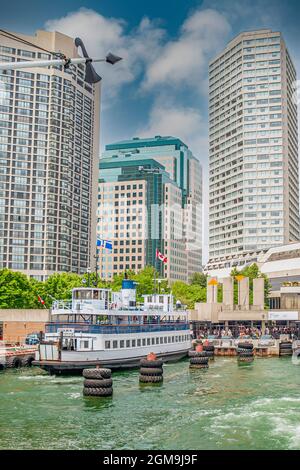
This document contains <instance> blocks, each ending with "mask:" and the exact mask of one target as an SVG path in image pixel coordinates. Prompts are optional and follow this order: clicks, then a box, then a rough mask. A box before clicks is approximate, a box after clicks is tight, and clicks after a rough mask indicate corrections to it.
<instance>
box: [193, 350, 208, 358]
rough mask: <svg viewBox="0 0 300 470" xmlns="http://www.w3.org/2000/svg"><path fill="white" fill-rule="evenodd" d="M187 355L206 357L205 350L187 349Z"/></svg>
mask: <svg viewBox="0 0 300 470" xmlns="http://www.w3.org/2000/svg"><path fill="white" fill-rule="evenodd" d="M189 357H208V356H207V351H189Z"/></svg>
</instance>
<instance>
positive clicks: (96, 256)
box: [94, 253, 99, 287]
mask: <svg viewBox="0 0 300 470" xmlns="http://www.w3.org/2000/svg"><path fill="white" fill-rule="evenodd" d="M94 259H95V261H96V262H95V274H96V287H97V286H98V261H99V254H98V253H96V254H95V255H94Z"/></svg>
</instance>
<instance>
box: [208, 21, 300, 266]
mask: <svg viewBox="0 0 300 470" xmlns="http://www.w3.org/2000/svg"><path fill="white" fill-rule="evenodd" d="M295 82H296V71H295V67H294V65H293V62H292V60H291V57H290V55H289V53H288V50H287V48H286V45H285V42H284V40H283V38H282V35H281V34H280V33H279V32H272V31H271V30H260V31H251V32H245V33H241V34H239V35H238V36H237V37H236V38H234V39H233V40H232V41H231V42H230V43H229V44H228V45H227V46H226V48H225V49H224V50H223V51H222V52H221V53H220V54H219V55H218V56H217V57H216V58H215V59H213V61H212V62H211V63H210V66H209V165H210V167H209V210H210V215H209V251H210V261H209V263H208V268H216V267H218V266H219V267H226V266H227V265H228V263H231V262H232V261H233V260H235V259H236V260H237V262H238V260H240V259H241V258H243V257H245V256H250V257H251V255H255V254H257V253H258V252H262V251H265V250H267V249H269V248H270V247H271V246H276V245H282V244H285V243H289V242H292V241H295V240H299V177H298V136H297V101H296V99H295Z"/></svg>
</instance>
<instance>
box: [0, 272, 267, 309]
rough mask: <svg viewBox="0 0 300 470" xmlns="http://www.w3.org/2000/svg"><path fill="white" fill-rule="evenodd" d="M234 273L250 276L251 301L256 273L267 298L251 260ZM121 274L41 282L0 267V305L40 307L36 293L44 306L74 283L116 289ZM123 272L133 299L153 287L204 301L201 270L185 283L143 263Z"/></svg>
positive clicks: (63, 296)
mask: <svg viewBox="0 0 300 470" xmlns="http://www.w3.org/2000/svg"><path fill="white" fill-rule="evenodd" d="M237 274H243V275H244V276H248V277H249V279H250V303H252V301H253V279H255V278H256V277H263V278H264V279H265V298H267V295H268V293H269V290H270V283H269V281H268V279H267V277H266V276H265V275H264V274H262V273H261V272H260V271H259V269H258V266H257V265H255V264H253V265H251V266H248V267H246V268H244V269H243V270H241V271H238V270H237V269H236V268H234V269H233V270H232V272H231V275H232V276H236V275H237ZM124 275H125V273H122V274H120V275H117V276H114V278H113V279H112V280H111V281H106V280H103V279H99V278H98V280H96V274H95V273H90V275H88V274H84V275H82V276H80V275H78V274H74V273H56V274H52V276H49V278H48V279H47V280H46V281H44V282H41V281H37V280H36V279H33V278H29V277H27V276H26V275H25V274H22V273H20V272H15V271H10V270H8V269H2V270H0V308H44V305H42V304H41V303H40V302H39V301H38V296H40V297H41V298H42V299H43V300H44V301H45V307H48V308H49V307H50V306H51V305H52V302H53V300H68V299H70V298H71V295H72V289H73V288H74V287H84V286H86V287H87V286H88V285H90V287H92V286H95V287H96V286H97V287H100V288H101V287H102V288H109V289H112V290H113V291H118V290H120V289H121V286H122V281H123V279H124ZM126 276H127V278H128V279H132V280H134V281H135V282H136V287H137V302H142V301H143V295H147V294H151V293H153V292H154V291H156V292H160V293H162V294H166V293H170V292H171V291H172V293H173V295H174V298H175V301H177V300H180V302H181V303H182V304H183V305H186V306H187V307H188V308H194V305H195V303H196V302H206V283H207V276H206V275H204V274H202V273H195V274H194V275H193V276H192V278H191V283H189V284H188V283H185V282H183V281H176V282H174V283H173V284H172V286H170V285H169V284H168V281H167V280H164V279H158V273H157V272H156V271H155V269H154V268H153V267H152V266H146V267H145V268H144V269H143V270H141V271H140V272H138V273H135V272H134V271H127V272H126ZM155 279H156V281H155ZM235 284H236V282H235ZM234 295H235V302H236V303H237V285H235V291H234ZM218 301H219V302H220V301H222V288H221V286H220V285H219V286H218Z"/></svg>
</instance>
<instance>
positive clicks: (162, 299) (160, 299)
mask: <svg viewBox="0 0 300 470" xmlns="http://www.w3.org/2000/svg"><path fill="white" fill-rule="evenodd" d="M159 303H160V304H163V303H164V298H163V296H162V295H160V296H159Z"/></svg>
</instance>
